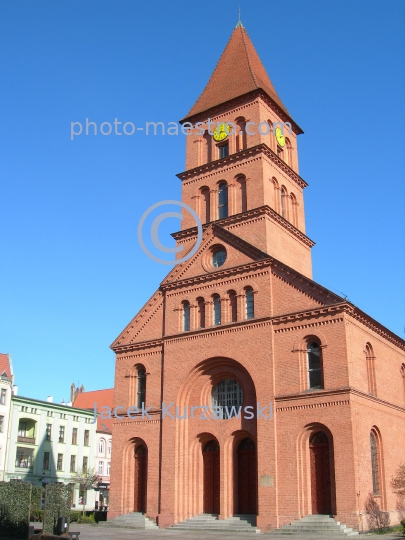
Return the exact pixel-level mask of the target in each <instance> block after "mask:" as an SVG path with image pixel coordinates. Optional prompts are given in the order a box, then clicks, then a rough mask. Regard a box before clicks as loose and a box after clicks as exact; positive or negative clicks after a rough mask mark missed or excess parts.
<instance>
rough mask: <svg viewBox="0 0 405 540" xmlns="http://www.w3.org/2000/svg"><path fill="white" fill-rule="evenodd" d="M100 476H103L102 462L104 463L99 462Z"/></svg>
mask: <svg viewBox="0 0 405 540" xmlns="http://www.w3.org/2000/svg"><path fill="white" fill-rule="evenodd" d="M98 474H99V475H100V476H102V475H103V462H102V461H99V462H98Z"/></svg>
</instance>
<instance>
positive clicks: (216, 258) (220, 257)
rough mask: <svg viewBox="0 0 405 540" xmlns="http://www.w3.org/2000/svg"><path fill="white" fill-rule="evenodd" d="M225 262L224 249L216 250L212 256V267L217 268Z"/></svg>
mask: <svg viewBox="0 0 405 540" xmlns="http://www.w3.org/2000/svg"><path fill="white" fill-rule="evenodd" d="M225 261H226V251H225V250H224V249H218V250H217V251H215V252H214V254H213V255H212V266H213V267H214V268H219V267H220V266H222V265H223V264H224V262H225Z"/></svg>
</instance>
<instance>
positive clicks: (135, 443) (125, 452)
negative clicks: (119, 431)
mask: <svg viewBox="0 0 405 540" xmlns="http://www.w3.org/2000/svg"><path fill="white" fill-rule="evenodd" d="M142 445H143V446H144V447H145V448H146V451H147V453H148V445H147V443H146V442H145V440H144V439H141V438H140V437H133V438H131V439H130V440H129V441H127V442H126V443H125V444H124V446H123V448H122V454H121V478H122V489H121V501H120V506H121V513H122V514H129V513H130V512H133V511H134V490H135V452H136V450H137V449H138V447H140V446H142ZM117 450H118V448H115V449H114V451H115V452H117ZM146 467H147V465H146ZM147 477H148V470H147V469H146V499H147ZM146 507H147V502H146Z"/></svg>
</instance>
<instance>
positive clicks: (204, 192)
mask: <svg viewBox="0 0 405 540" xmlns="http://www.w3.org/2000/svg"><path fill="white" fill-rule="evenodd" d="M201 221H202V222H203V223H209V221H210V190H209V188H207V187H204V188H202V189H201Z"/></svg>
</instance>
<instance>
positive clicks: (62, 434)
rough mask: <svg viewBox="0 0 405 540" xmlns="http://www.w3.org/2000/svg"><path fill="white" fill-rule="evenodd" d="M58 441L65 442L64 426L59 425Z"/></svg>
mask: <svg viewBox="0 0 405 540" xmlns="http://www.w3.org/2000/svg"><path fill="white" fill-rule="evenodd" d="M59 442H61V443H63V442H65V426H59Z"/></svg>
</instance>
